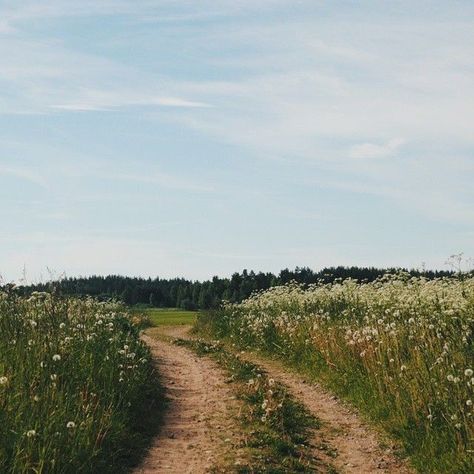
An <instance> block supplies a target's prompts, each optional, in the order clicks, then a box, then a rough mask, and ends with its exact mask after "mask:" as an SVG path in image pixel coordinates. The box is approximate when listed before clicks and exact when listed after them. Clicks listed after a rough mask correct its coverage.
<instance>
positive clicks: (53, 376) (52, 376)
mask: <svg viewBox="0 0 474 474" xmlns="http://www.w3.org/2000/svg"><path fill="white" fill-rule="evenodd" d="M49 378H50V379H51V380H52V381H53V382H54V381H55V380H57V378H58V376H57V375H56V374H51V375H50V376H49Z"/></svg>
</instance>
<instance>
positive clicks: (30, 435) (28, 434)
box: [26, 430, 36, 438]
mask: <svg viewBox="0 0 474 474" xmlns="http://www.w3.org/2000/svg"><path fill="white" fill-rule="evenodd" d="M26 436H27V438H34V437H35V436H36V431H35V430H29V431H27V432H26Z"/></svg>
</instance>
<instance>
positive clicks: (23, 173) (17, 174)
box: [0, 165, 49, 189]
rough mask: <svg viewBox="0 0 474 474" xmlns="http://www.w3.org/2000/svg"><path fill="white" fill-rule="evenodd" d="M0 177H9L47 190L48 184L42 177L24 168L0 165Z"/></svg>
mask: <svg viewBox="0 0 474 474" xmlns="http://www.w3.org/2000/svg"><path fill="white" fill-rule="evenodd" d="M0 175H4V176H11V177H14V178H18V179H21V180H24V181H28V182H30V183H33V184H36V185H38V186H41V187H42V188H44V189H48V188H49V184H48V182H47V181H46V179H45V178H44V177H42V176H41V175H40V174H39V173H38V172H37V171H36V172H35V170H33V169H29V168H26V167H17V166H4V165H0Z"/></svg>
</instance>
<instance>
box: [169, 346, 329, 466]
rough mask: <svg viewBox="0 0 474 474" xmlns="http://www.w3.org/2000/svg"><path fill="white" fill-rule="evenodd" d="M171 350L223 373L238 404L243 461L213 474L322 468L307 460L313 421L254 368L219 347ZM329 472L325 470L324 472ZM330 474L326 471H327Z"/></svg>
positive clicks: (314, 460) (283, 389)
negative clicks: (191, 354) (190, 353)
mask: <svg viewBox="0 0 474 474" xmlns="http://www.w3.org/2000/svg"><path fill="white" fill-rule="evenodd" d="M176 344H179V345H183V346H185V347H188V348H190V349H192V350H194V351H195V352H196V353H197V354H198V355H200V356H209V357H212V358H213V359H214V360H215V361H217V363H218V364H219V365H220V366H221V367H222V368H223V369H224V370H225V371H226V372H227V374H228V376H229V379H228V383H230V384H232V386H233V392H234V393H235V394H236V396H237V398H238V399H239V400H240V401H241V402H242V410H241V412H240V414H239V415H240V416H239V422H240V425H241V435H242V436H241V438H242V443H243V447H244V448H245V452H246V455H245V459H238V460H237V461H236V462H234V464H233V465H229V466H217V467H216V471H217V472H236V473H241V474H244V473H245V474H247V473H249V474H250V473H272V474H280V473H282V474H283V473H288V472H295V473H296V472H301V473H304V472H308V473H309V472H317V471H319V467H321V466H322V465H323V462H322V461H321V460H320V459H317V458H315V457H314V455H313V454H312V450H311V446H310V442H309V439H310V433H311V430H312V429H316V428H317V427H318V421H317V420H316V419H315V418H314V417H312V415H311V414H310V413H309V412H308V411H307V410H306V408H305V407H304V406H303V405H301V404H300V403H298V402H297V401H296V400H294V399H293V397H292V396H291V395H290V393H289V392H288V390H287V389H286V387H285V386H283V385H282V384H280V383H278V382H277V381H275V380H273V379H272V378H269V377H268V376H267V374H266V373H265V372H264V371H263V370H262V369H261V368H259V367H258V366H257V365H255V364H253V363H251V362H248V361H244V360H242V359H241V358H240V357H239V356H238V355H237V354H234V353H233V352H231V351H228V350H226V348H225V346H224V345H223V344H222V343H220V342H219V341H209V340H184V339H178V340H177V341H176ZM325 471H328V466H325ZM329 471H330V468H329Z"/></svg>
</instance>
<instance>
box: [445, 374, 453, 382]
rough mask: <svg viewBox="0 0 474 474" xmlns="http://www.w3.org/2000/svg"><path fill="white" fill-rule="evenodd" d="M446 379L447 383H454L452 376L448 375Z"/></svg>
mask: <svg viewBox="0 0 474 474" xmlns="http://www.w3.org/2000/svg"><path fill="white" fill-rule="evenodd" d="M446 378H447V379H448V382H454V376H452V375H451V374H449V375H448V376H447V377H446Z"/></svg>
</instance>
